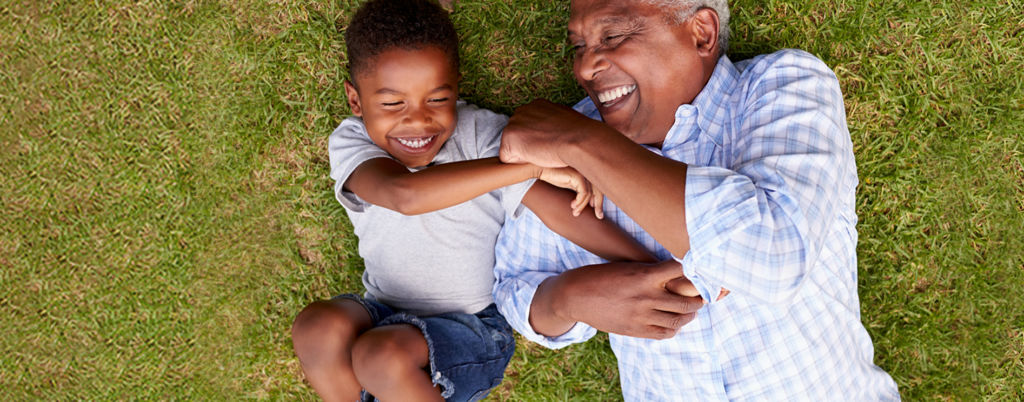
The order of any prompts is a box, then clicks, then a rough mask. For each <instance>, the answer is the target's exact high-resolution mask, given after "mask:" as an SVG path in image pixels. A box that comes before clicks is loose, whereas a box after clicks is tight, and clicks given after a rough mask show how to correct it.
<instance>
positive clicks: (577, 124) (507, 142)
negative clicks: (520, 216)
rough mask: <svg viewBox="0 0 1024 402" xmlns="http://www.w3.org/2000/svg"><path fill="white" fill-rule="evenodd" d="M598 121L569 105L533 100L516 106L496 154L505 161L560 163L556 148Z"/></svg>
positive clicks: (556, 164) (541, 163)
mask: <svg viewBox="0 0 1024 402" xmlns="http://www.w3.org/2000/svg"><path fill="white" fill-rule="evenodd" d="M595 126H596V127H598V128H600V127H603V125H602V124H601V123H600V122H597V121H595V120H593V119H590V118H588V117H587V116H584V115H582V114H580V113H578V112H576V111H575V110H572V109H571V108H568V107H565V106H562V105H558V104H555V103H551V102H548V101H546V100H543V99H539V100H535V101H533V102H530V103H528V104H526V105H524V106H521V107H519V108H517V109H516V111H515V113H513V114H512V117H511V118H510V119H509V121H508V126H506V127H505V131H504V132H503V133H502V135H501V151H500V153H499V157H500V158H501V161H502V162H505V163H532V164H534V165H537V166H542V167H563V166H566V163H565V161H563V160H562V158H561V157H560V156H559V155H558V153H559V151H560V148H561V147H562V146H564V145H565V144H566V143H568V142H570V141H572V138H573V136H574V135H575V134H577V133H586V132H587V130H591V129H594V127H595Z"/></svg>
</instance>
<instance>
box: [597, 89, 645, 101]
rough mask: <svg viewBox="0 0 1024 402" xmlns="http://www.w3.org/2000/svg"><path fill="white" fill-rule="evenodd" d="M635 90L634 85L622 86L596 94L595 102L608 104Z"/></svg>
mask: <svg viewBox="0 0 1024 402" xmlns="http://www.w3.org/2000/svg"><path fill="white" fill-rule="evenodd" d="M635 90H636V85H624V86H621V87H618V88H613V89H609V90H607V91H604V92H601V93H599V94H597V100H598V101H599V102H601V103H608V102H611V101H614V100H616V99H619V98H621V97H623V96H626V95H628V94H631V93H633V91H635Z"/></svg>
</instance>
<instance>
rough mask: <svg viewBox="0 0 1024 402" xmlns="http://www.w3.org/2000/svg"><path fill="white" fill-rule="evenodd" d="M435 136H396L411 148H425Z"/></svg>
mask: <svg viewBox="0 0 1024 402" xmlns="http://www.w3.org/2000/svg"><path fill="white" fill-rule="evenodd" d="M433 138H434V137H427V138H417V139H406V138H395V139H396V140H398V142H400V143H402V145H405V146H407V147H409V148H423V147H424V146H426V145H427V144H429V143H430V140H431V139H433Z"/></svg>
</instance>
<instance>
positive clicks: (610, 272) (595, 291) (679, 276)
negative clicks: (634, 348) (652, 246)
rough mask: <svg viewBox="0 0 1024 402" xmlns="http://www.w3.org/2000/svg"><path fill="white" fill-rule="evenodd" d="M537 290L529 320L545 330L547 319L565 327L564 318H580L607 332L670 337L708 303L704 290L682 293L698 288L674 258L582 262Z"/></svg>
mask: <svg viewBox="0 0 1024 402" xmlns="http://www.w3.org/2000/svg"><path fill="white" fill-rule="evenodd" d="M537 292H538V293H537V295H536V296H535V298H534V307H537V308H536V311H532V312H531V315H530V321H531V323H532V324H533V325H534V328H535V329H536V330H538V332H541V333H546V332H544V331H543V330H544V329H545V328H544V326H545V325H549V324H552V323H554V324H552V325H551V326H550V327H548V328H557V329H559V330H564V329H565V328H564V323H572V322H578V321H579V322H585V323H587V324H589V325H590V326H592V327H594V328H597V329H598V330H601V331H605V332H611V333H615V334H620V335H627V336H634V337H641V338H652V339H667V338H671V337H673V336H675V334H676V333H677V332H678V331H679V328H681V327H682V326H683V325H685V324H687V323H689V322H690V321H692V320H693V318H694V317H695V316H696V314H697V310H699V309H700V308H701V307H703V306H704V300H703V299H701V298H700V296H683V295H682V294H695V293H696V290H695V289H693V285H692V284H690V283H689V281H688V280H686V278H684V277H683V270H682V267H681V266H680V265H679V263H678V262H676V261H672V260H670V261H666V262H661V263H657V264H638V263H637V264H632V263H620V264H603V265H593V266H589V267H582V268H577V269H574V270H570V271H567V272H565V273H562V274H561V275H559V276H557V277H554V278H551V279H549V280H548V281H545V282H544V283H542V284H541V287H540V288H539V289H538V291H537ZM545 314H552V315H553V317H545V316H544V315H545ZM551 318H554V320H551ZM559 324H561V325H559ZM551 332H557V331H551ZM563 332H564V331H563ZM558 334H559V333H554V334H550V335H558Z"/></svg>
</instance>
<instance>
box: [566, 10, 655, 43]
mask: <svg viewBox="0 0 1024 402" xmlns="http://www.w3.org/2000/svg"><path fill="white" fill-rule="evenodd" d="M643 21H644V18H643V17H641V16H638V15H630V14H626V15H621V14H617V15H606V16H603V17H599V18H598V19H597V20H596V21H594V22H593V23H592V24H589V29H590V30H601V29H605V28H607V27H614V26H622V25H625V26H628V27H630V28H636V27H640V26H642V25H643ZM580 24H582V23H580ZM578 25H579V24H578ZM574 28H575V29H574ZM583 34H584V32H579V28H578V27H573V24H572V23H571V22H570V24H569V27H568V36H569V37H570V38H571V37H573V36H580V35H583Z"/></svg>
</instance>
